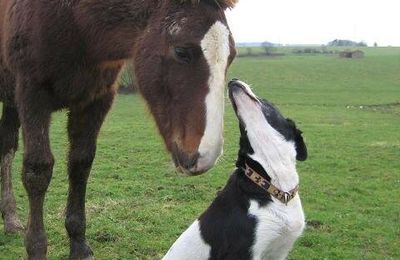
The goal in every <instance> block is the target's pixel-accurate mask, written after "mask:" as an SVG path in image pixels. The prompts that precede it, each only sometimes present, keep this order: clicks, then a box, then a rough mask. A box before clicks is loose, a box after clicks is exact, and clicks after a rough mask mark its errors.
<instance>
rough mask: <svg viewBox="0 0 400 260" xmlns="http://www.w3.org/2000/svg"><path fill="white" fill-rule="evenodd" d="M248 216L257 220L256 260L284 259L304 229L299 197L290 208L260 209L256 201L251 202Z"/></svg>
mask: <svg viewBox="0 0 400 260" xmlns="http://www.w3.org/2000/svg"><path fill="white" fill-rule="evenodd" d="M248 214H249V215H252V216H253V217H255V218H256V219H257V226H256V232H255V242H254V244H253V247H252V249H251V250H252V256H253V259H254V260H259V259H285V258H286V256H287V255H288V254H289V252H290V249H291V248H292V247H293V244H294V242H295V241H296V239H297V238H298V237H299V236H300V235H301V233H302V232H303V229H304V226H305V221H304V213H303V209H302V206H301V202H300V198H299V196H296V197H295V198H294V199H293V200H292V201H290V202H289V203H288V205H287V206H286V205H284V204H282V203H270V204H268V205H267V206H264V207H260V205H259V203H258V202H257V201H250V207H249V210H248Z"/></svg>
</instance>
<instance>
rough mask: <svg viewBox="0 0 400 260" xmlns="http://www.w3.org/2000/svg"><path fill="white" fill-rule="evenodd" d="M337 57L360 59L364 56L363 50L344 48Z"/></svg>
mask: <svg viewBox="0 0 400 260" xmlns="http://www.w3.org/2000/svg"><path fill="white" fill-rule="evenodd" d="M339 57H340V58H348V59H361V58H364V52H363V51H360V50H355V51H350V50H346V51H341V52H339Z"/></svg>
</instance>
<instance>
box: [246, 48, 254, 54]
mask: <svg viewBox="0 0 400 260" xmlns="http://www.w3.org/2000/svg"><path fill="white" fill-rule="evenodd" d="M246 51H247V56H251V55H253V49H252V48H250V47H247V48H246Z"/></svg>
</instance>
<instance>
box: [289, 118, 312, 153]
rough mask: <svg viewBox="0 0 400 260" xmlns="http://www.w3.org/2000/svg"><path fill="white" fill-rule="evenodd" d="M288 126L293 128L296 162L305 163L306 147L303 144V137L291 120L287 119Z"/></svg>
mask: <svg viewBox="0 0 400 260" xmlns="http://www.w3.org/2000/svg"><path fill="white" fill-rule="evenodd" d="M286 120H287V121H288V122H289V124H290V125H291V126H292V127H293V130H294V143H295V146H296V159H297V160H298V161H305V160H306V159H307V155H308V154H307V146H306V144H305V143H304V139H303V136H302V135H301V134H302V133H303V132H302V131H301V130H300V129H298V128H297V127H296V124H295V123H294V121H293V120H291V119H289V118H287V119H286Z"/></svg>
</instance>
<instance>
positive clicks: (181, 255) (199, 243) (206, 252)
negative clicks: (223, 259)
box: [162, 220, 211, 260]
mask: <svg viewBox="0 0 400 260" xmlns="http://www.w3.org/2000/svg"><path fill="white" fill-rule="evenodd" d="M210 251H211V247H210V246H209V245H208V244H206V242H204V240H203V238H202V237H201V233H200V223H199V221H198V220H196V221H195V222H193V224H192V225H191V226H190V227H189V228H188V229H187V230H186V231H185V232H184V233H183V234H182V235H181V236H180V237H179V238H178V240H176V241H175V243H174V244H173V245H172V247H171V248H170V249H169V251H168V252H167V254H166V255H165V256H164V257H163V259H162V260H189V259H190V260H192V259H193V260H200V259H203V260H205V259H208V258H209V257H210Z"/></svg>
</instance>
